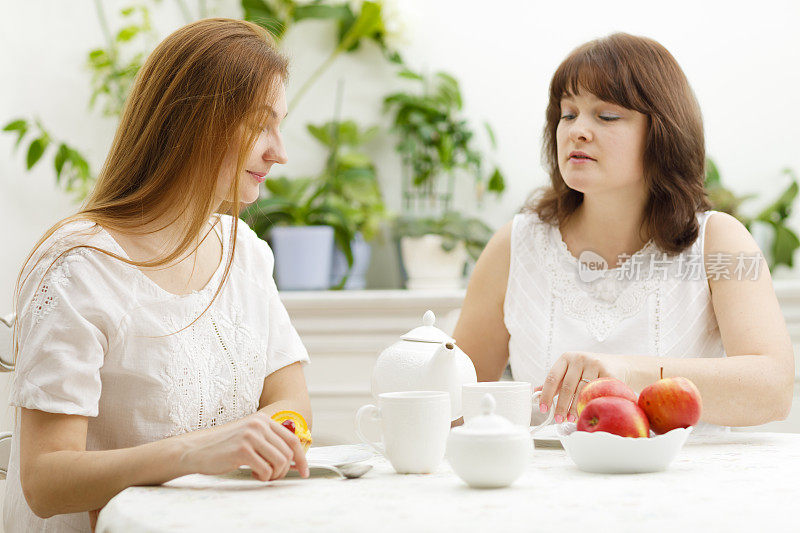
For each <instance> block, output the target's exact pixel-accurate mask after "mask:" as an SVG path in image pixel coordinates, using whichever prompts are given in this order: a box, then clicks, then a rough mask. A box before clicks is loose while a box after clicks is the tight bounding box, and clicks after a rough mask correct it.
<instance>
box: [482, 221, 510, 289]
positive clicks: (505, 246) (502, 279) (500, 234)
mask: <svg viewBox="0 0 800 533" xmlns="http://www.w3.org/2000/svg"><path fill="white" fill-rule="evenodd" d="M513 225H514V222H513V220H512V221H509V222H507V223H506V224H505V225H503V227H501V228H500V229H499V230H497V232H496V233H495V234H494V235H493V236H492V238H491V239H490V240H489V242H488V244H487V245H486V248H484V250H483V253H481V257H480V259H479V260H478V263H477V265H475V270H476V273H478V274H479V275H480V276H481V277H484V276H486V275H489V276H491V277H492V278H493V281H494V282H495V283H492V285H499V286H502V287H503V292H505V285H506V284H507V283H508V268H509V265H510V264H511V230H512V227H513Z"/></svg>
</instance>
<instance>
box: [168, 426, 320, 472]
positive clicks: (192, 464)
mask: <svg viewBox="0 0 800 533" xmlns="http://www.w3.org/2000/svg"><path fill="white" fill-rule="evenodd" d="M177 439H180V441H181V444H182V446H183V447H184V452H183V453H182V454H181V458H180V462H181V466H182V467H183V468H184V469H185V471H187V472H192V473H198V474H209V475H214V474H224V473H226V472H230V471H232V470H235V469H237V468H238V467H239V466H242V465H245V466H249V467H250V469H251V470H252V472H253V477H255V478H256V479H258V480H260V481H272V480H276V479H281V478H282V477H284V476H285V475H286V474H287V472H289V469H290V468H294V469H295V470H297V471H298V472H300V475H301V476H303V477H308V463H307V462H306V455H305V452H304V451H303V447H302V445H301V444H300V440H299V439H298V438H297V437H296V436H295V434H294V433H292V432H291V431H289V430H288V429H286V428H285V427H283V426H282V425H280V424H278V423H277V422H275V421H274V420H272V419H271V418H270V417H269V416H268V415H267V414H265V413H261V412H258V413H254V414H252V415H250V416H247V417H245V418H242V419H240V420H235V421H233V422H229V423H228V424H225V425H222V426H219V427H215V428H209V429H204V430H200V431H192V432H190V433H185V434H183V435H181V436H179V437H177ZM292 463H294V464H292Z"/></svg>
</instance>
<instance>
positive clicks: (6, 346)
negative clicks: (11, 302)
mask: <svg viewBox="0 0 800 533" xmlns="http://www.w3.org/2000/svg"><path fill="white" fill-rule="evenodd" d="M14 318H15V316H14V313H9V314H7V315H5V316H0V322H2V325H0V372H13V371H14V350H12V347H11V340H12V337H13V331H14V329H13V328H14Z"/></svg>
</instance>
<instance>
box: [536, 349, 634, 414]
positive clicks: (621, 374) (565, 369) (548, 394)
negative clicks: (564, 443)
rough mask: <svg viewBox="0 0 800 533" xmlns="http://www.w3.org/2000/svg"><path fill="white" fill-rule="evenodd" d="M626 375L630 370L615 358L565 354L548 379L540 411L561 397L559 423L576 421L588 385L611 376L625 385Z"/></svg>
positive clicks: (598, 354) (593, 354)
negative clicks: (580, 402) (581, 399)
mask: <svg viewBox="0 0 800 533" xmlns="http://www.w3.org/2000/svg"><path fill="white" fill-rule="evenodd" d="M627 376H628V367H627V366H626V365H625V363H624V362H623V360H622V359H621V358H619V357H617V356H615V355H611V354H600V353H590V352H565V353H564V354H563V355H561V357H559V358H558V359H557V360H556V362H555V363H554V364H553V367H552V368H551V369H550V372H549V373H548V374H547V377H545V380H544V385H543V386H542V396H541V399H540V400H539V406H540V411H541V412H543V413H546V412H547V411H548V409H550V408H551V404H552V402H553V398H554V397H555V396H556V395H558V403H557V405H556V406H555V410H556V413H555V421H556V423H561V422H563V421H564V420H568V421H570V422H574V421H575V420H577V418H578V403H579V402H578V398H579V396H580V394H581V391H582V390H583V389H584V387H585V386H586V384H587V383H588V382H591V381H593V380H595V379H597V378H598V377H611V378H617V380H618V381H621V382H622V384H623V386H625V385H624V383H625V381H626V380H627ZM631 394H632V393H631ZM634 398H635V395H634Z"/></svg>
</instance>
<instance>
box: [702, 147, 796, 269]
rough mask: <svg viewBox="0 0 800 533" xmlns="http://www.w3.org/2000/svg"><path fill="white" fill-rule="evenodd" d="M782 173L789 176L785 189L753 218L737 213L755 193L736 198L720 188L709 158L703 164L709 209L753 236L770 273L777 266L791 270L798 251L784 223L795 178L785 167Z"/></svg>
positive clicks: (792, 195)
mask: <svg viewBox="0 0 800 533" xmlns="http://www.w3.org/2000/svg"><path fill="white" fill-rule="evenodd" d="M783 173H784V174H785V175H786V176H788V177H789V179H790V182H789V185H788V187H786V189H785V190H784V191H783V192H782V193H781V194H780V195H779V196H778V198H776V199H775V201H774V202H772V203H771V204H769V205H767V207H765V208H764V209H762V210H761V211H760V212H758V213H757V214H756V215H755V216H748V215H746V214H744V213H742V212H741V205H742V204H743V203H745V202H746V201H747V200H750V199H753V198H755V197H756V196H757V195H756V194H746V195H742V196H737V195H736V194H734V193H733V191H731V190H730V189H727V188H726V187H725V186H723V185H722V180H721V179H720V174H719V170H718V169H717V165H716V164H715V163H714V161H713V160H712V159H710V158H709V159H708V160H707V161H706V190H707V191H708V197H709V200H710V201H711V205H712V207H713V208H714V209H715V210H717V211H723V212H725V213H728V214H730V215H732V216H734V217H736V218H737V219H738V220H739V222H741V223H742V224H744V226H745V227H746V228H747V229H748V231H750V233H752V234H753V237H754V238H755V240H756V242H757V243H758V246H759V248H761V251H762V252H763V253H764V256H765V258H766V260H767V263H768V264H769V268H770V270H774V269H775V267H777V266H778V265H786V266H788V267H790V268H791V267H792V266H793V264H794V261H793V257H794V252H795V250H797V249H798V248H800V239H799V238H798V237H797V234H795V232H794V231H792V230H791V229H789V227H788V225H787V221H788V219H789V216H790V215H791V212H792V206H793V204H794V201H795V199H796V198H797V193H798V184H797V176H796V175H795V173H794V172H793V171H792V170H791V169H789V168H786V169H784V170H783Z"/></svg>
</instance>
